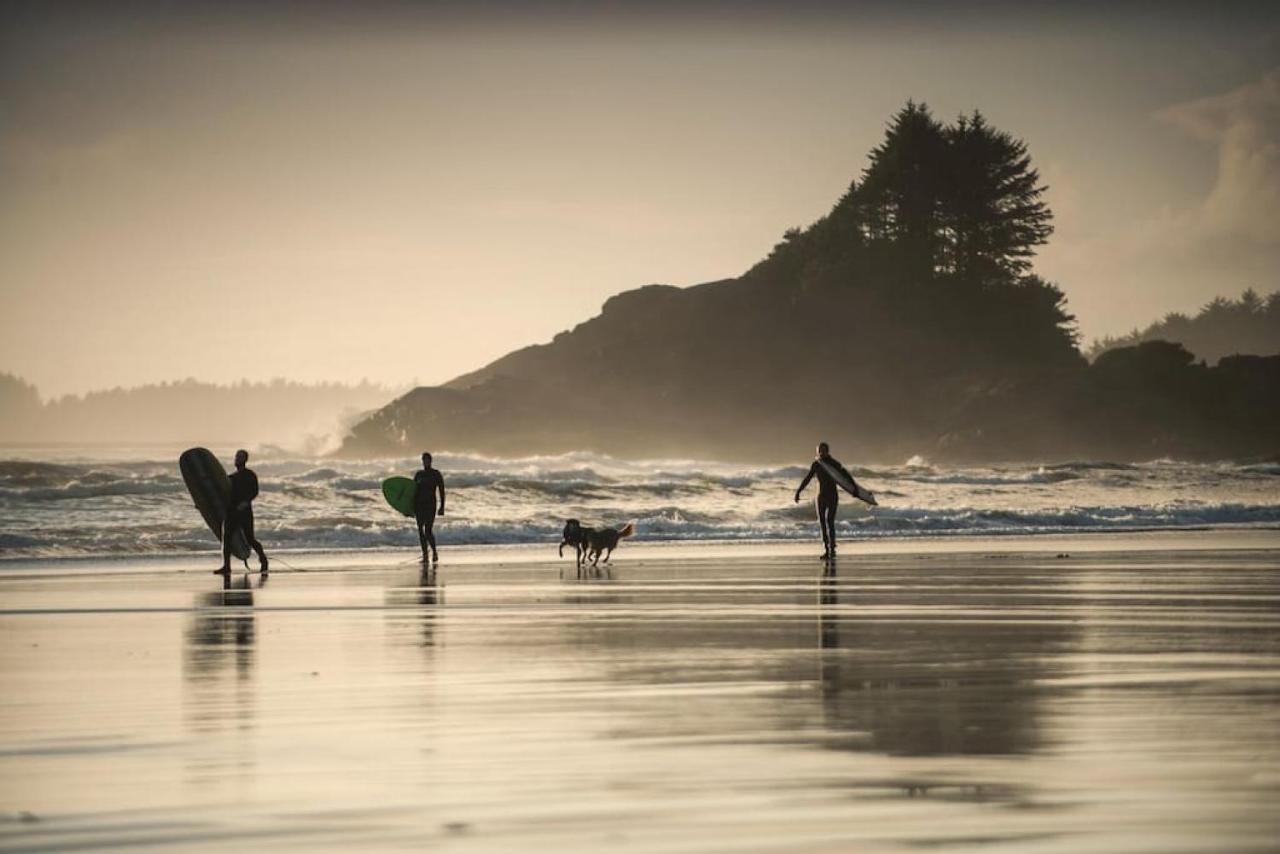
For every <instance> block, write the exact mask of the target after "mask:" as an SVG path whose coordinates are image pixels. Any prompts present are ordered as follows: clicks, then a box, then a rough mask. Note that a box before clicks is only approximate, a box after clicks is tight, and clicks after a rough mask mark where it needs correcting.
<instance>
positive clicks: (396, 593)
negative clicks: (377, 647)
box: [383, 563, 444, 647]
mask: <svg viewBox="0 0 1280 854" xmlns="http://www.w3.org/2000/svg"><path fill="white" fill-rule="evenodd" d="M383 601H385V602H386V604H387V608H388V611H387V618H388V620H389V621H390V622H391V623H392V624H393V625H395V626H397V627H401V628H403V627H408V628H409V629H411V630H412V632H413V634H414V635H415V637H416V641H415V642H416V643H418V644H420V645H422V646H424V647H431V646H435V643H436V632H435V629H436V620H437V618H438V617H439V611H438V607H439V606H440V605H443V604H444V586H443V585H442V584H441V582H440V578H439V570H438V569H437V568H436V567H434V566H432V565H430V564H427V563H423V564H422V566H421V568H420V569H418V570H416V571H415V572H414V573H413V574H412V575H410V576H408V577H406V578H403V579H400V580H398V583H396V584H394V585H392V586H390V587H388V588H387V590H386V593H385V595H384V597H383Z"/></svg>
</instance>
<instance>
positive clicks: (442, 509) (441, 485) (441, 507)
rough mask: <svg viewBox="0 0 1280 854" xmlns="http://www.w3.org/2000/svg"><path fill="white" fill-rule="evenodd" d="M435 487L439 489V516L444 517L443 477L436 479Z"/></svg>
mask: <svg viewBox="0 0 1280 854" xmlns="http://www.w3.org/2000/svg"><path fill="white" fill-rule="evenodd" d="M436 485H437V486H438V487H439V488H440V515H441V516H443V515H444V476H443V475H441V476H439V477H437V478H436Z"/></svg>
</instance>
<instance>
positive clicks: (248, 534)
mask: <svg viewBox="0 0 1280 854" xmlns="http://www.w3.org/2000/svg"><path fill="white" fill-rule="evenodd" d="M247 462H249V452H248V451H246V450H243V449H242V450H239V451H236V470H235V471H233V472H232V473H231V475H230V476H229V479H230V481H231V500H230V501H229V502H228V504H227V518H226V520H225V521H223V523H222V569H219V570H215V572H225V573H227V574H230V573H231V538H232V537H233V536H235V533H236V531H242V532H243V533H244V538H245V540H246V541H247V542H248V543H249V546H250V547H251V548H252V549H253V550H254V551H255V552H257V553H258V569H259V570H261V571H262V572H263V573H265V572H266V571H267V553H266V552H265V551H263V550H262V543H260V542H258V540H257V539H256V538H255V537H254V536H253V499H255V498H257V497H258V476H257V475H256V474H254V473H253V469H251V468H246V467H245V463H247Z"/></svg>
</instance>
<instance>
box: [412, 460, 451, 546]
mask: <svg viewBox="0 0 1280 854" xmlns="http://www.w3.org/2000/svg"><path fill="white" fill-rule="evenodd" d="M413 482H414V483H416V484H417V485H418V488H417V490H415V491H414V493H413V518H414V519H416V520H417V522H418V543H419V544H420V545H421V546H422V559H423V561H426V559H427V546H430V547H431V562H432V563H439V562H440V553H439V552H437V551H436V535H435V533H434V532H433V531H432V530H431V529H432V528H433V527H434V526H435V524H436V490H437V489H438V490H440V511H439V512H440V515H441V516H443V515H444V477H443V476H442V475H441V474H440V471H439V469H433V468H432V467H431V455H430V454H423V455H422V471H420V472H417V473H416V474H414V476H413Z"/></svg>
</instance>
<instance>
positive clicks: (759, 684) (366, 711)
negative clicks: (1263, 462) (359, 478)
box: [0, 549, 1280, 852]
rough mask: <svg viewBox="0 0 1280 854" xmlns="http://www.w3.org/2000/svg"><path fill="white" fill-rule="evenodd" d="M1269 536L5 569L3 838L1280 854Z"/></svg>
mask: <svg viewBox="0 0 1280 854" xmlns="http://www.w3.org/2000/svg"><path fill="white" fill-rule="evenodd" d="M1278 554H1280V553H1277V552H1275V551H1267V552H1257V553H1248V552H1244V551H1241V550H1236V551H1231V550H1222V551H1219V552H1213V553H1204V554H1185V553H1184V554H1167V555H1166V554H1159V555H1151V556H1147V557H1146V558H1143V557H1141V556H1134V555H1128V554H1121V555H1116V554H1110V555H1106V554H1101V555H1098V556H1095V557H1090V558H1087V559H1076V560H1058V559H1055V558H1053V557H1052V556H1049V557H1048V558H1037V557H1034V556H1032V557H1009V558H1002V559H990V558H988V557H986V556H983V555H969V556H963V557H954V556H946V555H932V556H924V555H910V556H885V557H878V558H877V557H863V558H854V557H850V556H845V557H842V559H841V562H840V564H839V565H838V566H836V567H833V569H834V570H835V571H834V572H830V571H828V572H827V573H826V575H825V576H824V570H823V569H822V568H821V567H819V566H818V565H817V562H816V561H813V560H811V559H807V558H806V559H804V560H801V559H799V558H796V559H791V560H778V559H774V558H771V557H769V556H767V555H766V556H762V555H760V554H759V553H758V552H755V551H753V550H751V549H742V550H741V551H739V552H737V553H735V554H733V555H730V557H729V558H725V559H721V558H715V559H706V560H702V561H692V560H683V559H681V560H668V561H660V560H647V561H642V560H639V559H634V558H633V557H632V555H631V553H628V560H627V561H626V563H625V564H624V563H620V564H619V566H618V567H617V568H616V569H615V570H614V572H613V574H612V577H611V578H608V579H605V578H601V579H599V580H595V579H593V580H592V581H591V583H578V582H577V581H576V579H569V578H564V579H562V578H560V577H559V569H560V567H558V566H555V565H553V564H551V563H550V562H548V563H546V564H538V565H511V564H503V563H501V562H498V561H497V560H495V561H494V562H493V563H490V564H473V565H468V566H456V567H455V566H448V567H446V568H445V569H444V570H442V571H441V572H440V573H439V574H436V573H431V572H427V573H421V572H419V571H417V570H416V569H415V570H414V571H413V572H405V571H402V570H401V569H399V568H390V567H388V568H386V569H385V570H379V571H373V572H364V571H355V570H353V571H335V572H305V573H295V574H282V575H281V576H280V577H278V578H275V579H273V581H272V584H271V587H270V588H269V589H268V590H250V589H249V588H248V587H247V586H246V585H244V584H242V583H236V584H234V585H233V586H232V589H230V590H227V591H221V592H219V593H217V594H206V593H201V594H199V595H198V596H197V599H196V602H195V605H196V607H195V608H194V609H191V607H190V605H191V596H192V592H193V590H194V589H196V586H197V585H198V584H199V583H201V582H203V583H207V578H205V577H201V578H200V579H195V578H194V577H191V576H178V575H175V576H173V577H169V578H165V579H160V580H156V581H155V582H154V583H153V584H152V585H150V586H149V587H147V588H145V589H139V588H138V586H137V582H136V579H131V578H125V579H123V580H120V579H117V580H114V581H113V580H111V579H93V580H85V581H81V580H79V579H77V580H76V583H75V584H74V585H70V584H65V583H56V584H55V583H49V584H32V583H30V582H13V583H11V584H9V585H8V586H7V588H5V589H4V592H6V593H10V594H11V598H10V599H9V600H8V601H9V602H13V601H15V598H13V597H21V599H20V602H21V605H20V608H19V607H18V606H13V605H10V608H11V610H10V611H9V612H8V613H5V612H0V627H2V628H3V629H4V630H5V632H6V635H5V636H6V639H7V640H9V641H10V642H9V643H7V644H6V645H3V646H0V661H2V662H3V663H4V671H3V672H4V676H5V680H6V686H7V687H11V688H12V690H11V691H10V692H7V693H6V695H5V697H6V699H7V700H8V698H11V697H16V698H18V699H17V700H8V702H7V705H4V706H2V707H0V708H2V709H3V711H4V714H3V716H0V723H2V724H3V729H0V735H2V736H3V739H0V770H3V771H5V772H7V774H8V778H9V779H18V777H19V775H27V776H28V777H29V778H30V779H31V780H33V781H36V785H31V786H23V787H21V788H19V787H16V786H15V787H12V788H11V789H10V790H6V791H7V793H8V794H10V797H9V802H11V803H12V804H13V805H14V806H13V809H14V810H15V811H16V810H28V811H29V812H31V813H32V814H34V815H37V816H39V817H40V821H39V823H37V824H33V825H31V826H17V825H4V824H0V846H2V845H6V844H7V845H10V846H12V847H23V846H25V847H37V846H41V847H44V848H53V847H58V846H69V845H74V844H82V843H83V842H84V841H85V840H91V841H92V842H94V843H96V844H100V845H103V846H110V845H115V846H116V847H128V846H131V845H132V846H137V845H141V844H157V843H158V841H161V840H164V839H169V840H174V839H177V838H178V837H176V836H174V834H175V833H177V831H174V830H173V828H174V827H177V826H178V825H181V826H182V827H184V828H190V830H189V833H188V835H187V836H185V837H182V840H185V841H188V842H190V843H191V845H192V847H194V846H196V845H197V844H207V845H211V846H217V845H221V846H225V847H228V848H238V849H239V850H243V849H245V848H255V849H256V848H263V847H267V846H271V845H276V846H279V847H291V848H294V849H295V850H302V849H315V848H334V849H342V850H368V849H388V848H409V847H415V848H416V847H450V846H452V847H457V845H459V844H466V845H470V846H471V847H473V848H476V849H477V850H481V849H483V850H522V851H523V850H544V851H557V852H561V851H592V852H594V851H598V850H602V849H603V848H605V847H610V846H612V847H623V848H629V849H630V850H644V851H651V850H666V851H672V850H711V849H714V850H761V849H768V850H800V851H809V850H919V849H922V848H934V849H936V848H949V847H951V848H954V847H961V846H977V845H986V844H1003V845H1004V846H1005V847H1006V848H1008V849H1009V850H1025V849H1027V848H1030V847H1033V846H1034V847H1036V848H1037V849H1044V850H1055V851H1056V850H1081V849H1088V850H1117V849H1121V850H1162V851H1164V850H1181V851H1207V850H1214V851H1217V850H1232V849H1235V850H1268V849H1274V847H1275V845H1274V842H1275V839H1276V833H1275V822H1274V806H1273V804H1274V803H1275V800H1276V798H1277V796H1280V782H1278V781H1280V747H1278V746H1277V745H1280V740H1277V739H1276V738H1275V736H1276V733H1277V731H1278V730H1277V717H1276V709H1277V708H1278V706H1277V702H1276V701H1277V698H1278V697H1280V644H1278V642H1277V638H1278V637H1280V617H1277V616H1276V614H1278V613H1280V611H1278V610H1277V606H1280V557H1278ZM446 582H447V587H448V591H447V593H448V595H447V597H446V595H445V593H446V590H445V588H446ZM3 587H4V585H3V583H2V582H0V588H3ZM73 597H81V598H73ZM42 609H43V610H42ZM90 609H96V610H90ZM179 638H181V639H183V640H184V641H185V643H183V645H182V648H181V650H179V649H176V648H175V647H176V644H175V640H176V639H179ZM33 733H34V734H36V735H35V736H33ZM130 781H134V782H133V785H132V786H131V785H130ZM229 805H230V806H233V807H234V808H230V809H229V808H228V806H229ZM459 837H465V838H463V839H460V838H459ZM171 844H182V841H179V842H178V843H172V842H171Z"/></svg>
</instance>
